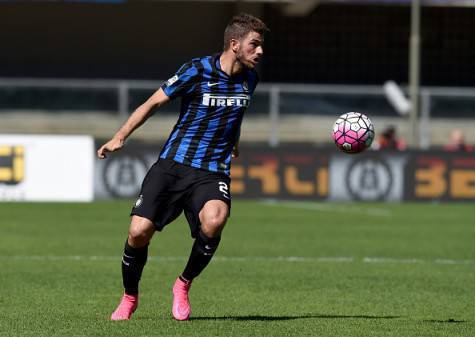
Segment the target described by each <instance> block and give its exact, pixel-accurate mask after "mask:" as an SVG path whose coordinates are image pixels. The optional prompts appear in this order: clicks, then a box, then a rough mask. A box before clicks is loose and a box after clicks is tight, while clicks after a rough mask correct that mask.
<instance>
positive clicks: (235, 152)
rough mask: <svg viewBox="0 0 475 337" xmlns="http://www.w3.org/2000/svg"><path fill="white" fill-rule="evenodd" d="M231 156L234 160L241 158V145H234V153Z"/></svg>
mask: <svg viewBox="0 0 475 337" xmlns="http://www.w3.org/2000/svg"><path fill="white" fill-rule="evenodd" d="M231 156H232V157H233V158H237V157H239V145H234V146H233V151H232V152H231Z"/></svg>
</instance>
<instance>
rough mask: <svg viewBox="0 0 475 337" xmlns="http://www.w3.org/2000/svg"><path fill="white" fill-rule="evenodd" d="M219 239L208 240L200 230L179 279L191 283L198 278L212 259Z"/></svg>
mask: <svg viewBox="0 0 475 337" xmlns="http://www.w3.org/2000/svg"><path fill="white" fill-rule="evenodd" d="M220 240H221V237H220V236H218V237H216V238H209V237H207V236H206V235H204V233H203V232H202V231H201V230H200V232H199V233H198V236H197V237H196V239H195V243H194V244H193V247H192V248H191V253H190V257H189V259H188V263H187V264H186V267H185V270H184V271H183V273H182V274H181V279H182V280H185V281H191V280H193V279H194V278H195V277H196V276H198V275H199V274H200V273H201V272H202V271H203V269H205V267H206V266H207V265H208V263H209V261H211V259H212V258H213V254H214V252H215V251H216V249H217V248H218V245H219V241H220Z"/></svg>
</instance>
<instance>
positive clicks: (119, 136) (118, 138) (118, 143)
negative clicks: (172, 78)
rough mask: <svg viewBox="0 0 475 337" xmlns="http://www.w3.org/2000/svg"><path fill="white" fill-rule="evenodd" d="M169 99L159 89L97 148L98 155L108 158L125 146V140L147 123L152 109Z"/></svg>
mask: <svg viewBox="0 0 475 337" xmlns="http://www.w3.org/2000/svg"><path fill="white" fill-rule="evenodd" d="M168 101H169V98H168V96H167V95H166V94H165V93H164V92H163V90H162V89H158V90H157V91H156V92H155V93H154V94H153V95H152V96H151V97H150V98H149V99H148V100H147V101H146V102H145V103H143V104H142V105H140V106H139V107H138V108H137V109H135V111H134V112H133V113H132V114H131V115H130V117H129V118H128V119H127V121H126V122H125V123H124V125H122V127H121V128H120V129H119V131H117V133H116V134H115V135H114V137H112V139H111V140H109V141H108V142H107V143H105V144H104V145H102V146H101V147H100V148H99V150H97V156H98V157H99V158H101V159H103V158H106V154H107V153H108V152H114V151H117V150H119V149H121V148H122V147H123V146H124V143H125V140H126V139H127V138H128V137H129V136H130V135H131V134H132V132H134V131H135V130H136V129H137V128H138V127H140V126H141V125H142V124H143V123H145V121H146V120H147V119H148V117H149V116H150V113H151V112H152V110H153V109H156V108H159V107H160V106H162V105H164V104H165V103H166V102H168Z"/></svg>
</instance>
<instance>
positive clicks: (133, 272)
mask: <svg viewBox="0 0 475 337" xmlns="http://www.w3.org/2000/svg"><path fill="white" fill-rule="evenodd" d="M154 232H155V226H154V224H153V223H152V221H150V220H149V219H147V218H144V217H140V216H138V215H134V216H132V221H131V223H130V227H129V234H128V237H127V240H126V241H125V247H124V254H123V257H122V282H123V285H124V295H123V296H122V300H121V302H120V304H119V306H118V307H117V309H116V310H115V311H114V312H113V313H112V316H111V319H112V320H114V321H116V320H127V319H130V316H131V315H132V314H133V313H134V311H135V310H136V309H137V306H138V300H139V296H138V295H139V281H140V278H141V276H142V271H143V268H144V266H145V263H146V262H147V256H148V244H149V242H150V240H151V238H152V236H153V234H154Z"/></svg>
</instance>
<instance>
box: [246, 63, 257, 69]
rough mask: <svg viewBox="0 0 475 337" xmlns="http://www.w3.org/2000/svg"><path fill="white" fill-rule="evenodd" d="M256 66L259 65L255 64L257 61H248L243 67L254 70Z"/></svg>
mask: <svg viewBox="0 0 475 337" xmlns="http://www.w3.org/2000/svg"><path fill="white" fill-rule="evenodd" d="M258 64H259V62H257V61H249V62H246V63H245V64H244V65H245V66H246V68H248V69H254V68H255V67H256V66H257V65H258Z"/></svg>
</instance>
